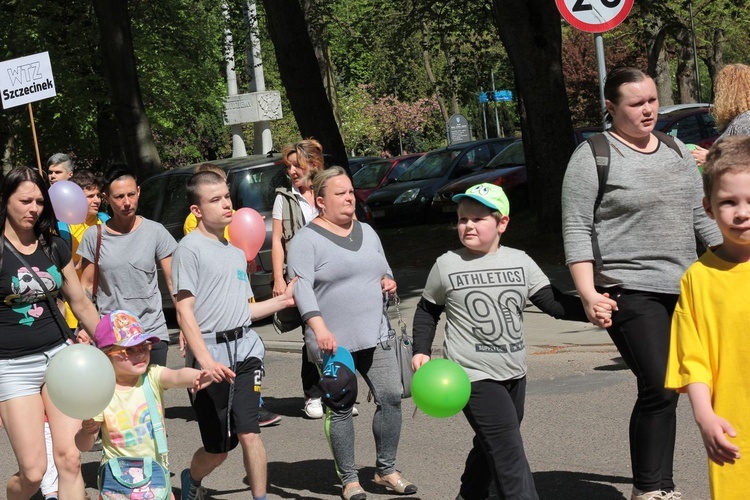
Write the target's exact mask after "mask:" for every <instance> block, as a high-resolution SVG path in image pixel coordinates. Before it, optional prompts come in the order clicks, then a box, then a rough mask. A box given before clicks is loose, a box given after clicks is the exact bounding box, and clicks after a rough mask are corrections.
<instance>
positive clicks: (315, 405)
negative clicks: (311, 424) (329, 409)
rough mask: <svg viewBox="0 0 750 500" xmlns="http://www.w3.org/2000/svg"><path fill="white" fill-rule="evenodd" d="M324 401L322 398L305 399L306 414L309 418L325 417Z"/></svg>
mask: <svg viewBox="0 0 750 500" xmlns="http://www.w3.org/2000/svg"><path fill="white" fill-rule="evenodd" d="M323 413H324V412H323V403H322V402H321V401H320V398H308V399H307V401H305V415H307V418H323Z"/></svg>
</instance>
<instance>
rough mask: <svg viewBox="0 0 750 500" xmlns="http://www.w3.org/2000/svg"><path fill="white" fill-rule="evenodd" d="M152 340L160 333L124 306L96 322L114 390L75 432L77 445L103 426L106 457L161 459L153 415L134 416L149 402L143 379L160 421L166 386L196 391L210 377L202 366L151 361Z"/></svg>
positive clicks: (90, 440) (84, 446)
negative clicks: (150, 329)
mask: <svg viewBox="0 0 750 500" xmlns="http://www.w3.org/2000/svg"><path fill="white" fill-rule="evenodd" d="M154 342H159V337H156V336H152V335H150V334H148V333H146V332H145V331H144V330H143V327H142V326H141V322H140V320H139V319H138V318H137V317H136V316H135V315H134V314H133V313H130V312H128V311H123V310H115V311H112V312H110V313H108V314H107V315H105V316H104V317H103V318H102V320H101V321H100V322H99V324H98V325H97V327H96V334H95V335H94V343H95V344H96V346H97V347H98V348H99V349H101V350H102V351H103V352H104V353H105V354H106V355H107V356H108V357H109V359H110V361H111V362H112V367H113V368H114V371H115V384H116V385H115V393H114V395H113V396H112V401H110V403H109V405H108V406H107V407H106V408H105V409H104V411H102V413H100V414H99V415H97V416H95V417H94V418H93V419H89V420H84V421H83V423H82V425H81V429H80V430H79V431H78V433H76V436H75V440H76V446H78V449H79V450H81V451H88V450H89V449H90V448H91V446H92V445H93V444H94V440H95V439H96V436H97V434H98V432H99V430H100V429H101V431H102V442H103V452H104V457H103V458H104V461H106V460H109V459H110V458H113V457H151V458H153V459H155V460H158V461H159V463H161V464H162V465H165V464H164V463H163V461H162V457H161V456H160V455H159V453H157V449H156V441H155V439H154V433H153V428H152V426H151V416H150V415H146V416H142V415H141V416H140V418H135V415H138V414H140V413H143V408H146V407H147V406H148V403H147V402H146V396H145V394H144V392H143V390H142V386H143V384H144V383H148V384H150V385H151V389H152V392H153V393H154V400H155V401H156V405H157V406H158V407H159V412H160V413H161V414H162V421H163V419H164V415H163V414H164V406H163V393H164V389H172V388H190V389H191V390H192V391H193V392H197V391H198V390H200V389H203V388H205V387H207V386H208V385H210V384H211V383H212V382H213V377H212V376H211V374H210V373H209V372H207V371H205V370H203V371H199V370H196V369H194V368H180V369H179V370H172V369H170V368H166V367H163V366H159V365H149V360H150V351H151V344H152V343H154ZM144 374H145V377H143V375H144ZM165 466H166V465H165Z"/></svg>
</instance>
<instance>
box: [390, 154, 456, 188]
mask: <svg viewBox="0 0 750 500" xmlns="http://www.w3.org/2000/svg"><path fill="white" fill-rule="evenodd" d="M460 154H461V150H460V149H451V150H447V151H438V152H436V153H428V154H426V155H424V156H423V157H421V158H420V159H418V160H417V161H415V162H414V164H413V165H412V166H411V167H410V168H409V170H407V171H406V172H404V175H402V176H401V177H399V178H398V181H399V182H404V181H417V180H420V179H436V178H438V177H442V176H443V175H445V173H446V172H448V168H450V166H451V163H452V162H453V160H454V159H455V158H456V157H457V156H458V155H460Z"/></svg>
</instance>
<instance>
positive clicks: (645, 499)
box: [630, 486, 681, 500]
mask: <svg viewBox="0 0 750 500" xmlns="http://www.w3.org/2000/svg"><path fill="white" fill-rule="evenodd" d="M669 495H672V493H667V492H666V491H661V490H654V491H641V490H639V489H638V488H636V487H635V486H634V487H633V494H632V495H631V496H630V500H664V499H667V498H681V495H680V496H679V497H674V496H669Z"/></svg>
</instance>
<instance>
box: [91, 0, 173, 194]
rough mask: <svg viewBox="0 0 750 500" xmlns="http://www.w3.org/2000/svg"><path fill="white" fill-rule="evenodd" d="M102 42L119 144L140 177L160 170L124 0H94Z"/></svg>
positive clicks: (126, 5)
mask: <svg viewBox="0 0 750 500" xmlns="http://www.w3.org/2000/svg"><path fill="white" fill-rule="evenodd" d="M94 10H95V11H96V17H97V20H98V21H99V32H100V34H101V43H102V67H103V69H104V75H105V77H106V78H107V82H108V83H109V92H110V97H111V100H112V110H113V113H114V117H115V122H116V123H117V128H118V134H119V136H120V145H121V148H122V151H123V153H124V154H125V158H126V159H127V162H128V165H129V166H130V168H131V169H133V171H134V172H135V173H136V174H137V175H138V177H139V178H140V179H145V178H146V177H147V176H149V175H150V174H153V173H155V172H158V171H160V170H161V169H162V168H161V160H160V159H159V153H158V151H157V149H156V144H155V143H154V138H153V135H152V133H151V124H150V123H149V120H148V116H147V115H146V109H145V107H144V105H143V99H142V98H141V87H140V84H139V83H138V72H137V71H136V64H135V55H134V53H133V35H132V33H131V31H130V15H129V14H128V2H127V0H94Z"/></svg>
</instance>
